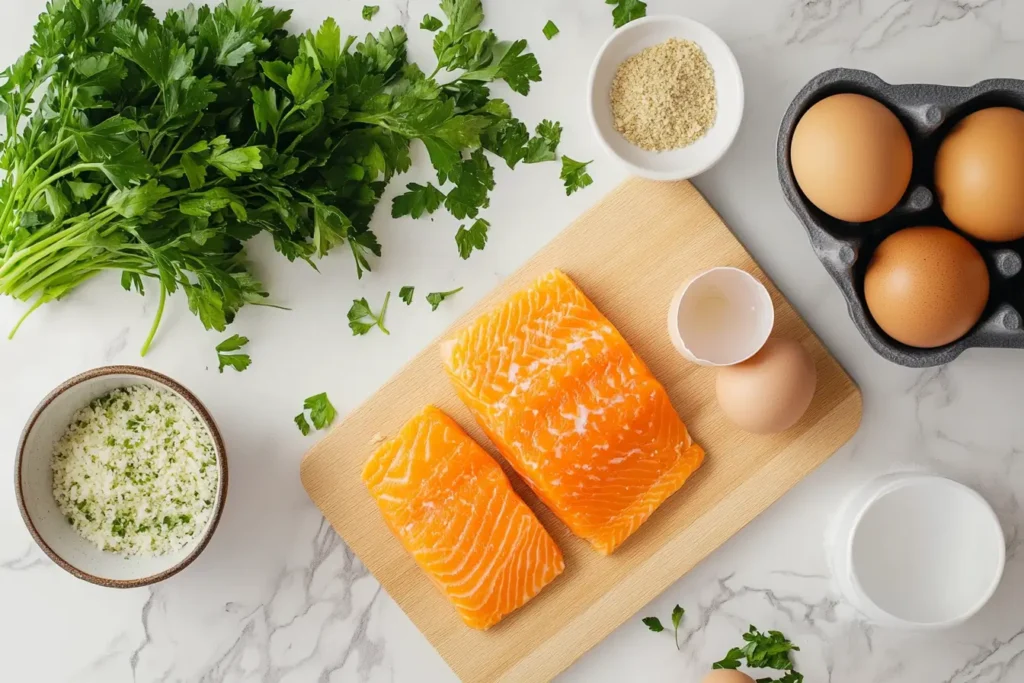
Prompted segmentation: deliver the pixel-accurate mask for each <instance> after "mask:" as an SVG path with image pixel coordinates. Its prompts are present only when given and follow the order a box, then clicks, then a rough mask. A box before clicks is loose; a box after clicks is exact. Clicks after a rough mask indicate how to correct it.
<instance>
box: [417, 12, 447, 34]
mask: <svg viewBox="0 0 1024 683" xmlns="http://www.w3.org/2000/svg"><path fill="white" fill-rule="evenodd" d="M443 25H444V24H442V23H441V20H440V19H438V18H437V17H432V16H430V15H429V14H424V15H423V21H421V22H420V28H422V29H424V30H426V31H436V30H437V29H439V28H441V27H442V26H443Z"/></svg>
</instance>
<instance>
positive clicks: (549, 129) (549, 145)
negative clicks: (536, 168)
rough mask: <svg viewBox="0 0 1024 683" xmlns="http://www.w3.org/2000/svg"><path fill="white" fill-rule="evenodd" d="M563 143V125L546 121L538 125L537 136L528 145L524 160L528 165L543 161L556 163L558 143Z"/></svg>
mask: <svg viewBox="0 0 1024 683" xmlns="http://www.w3.org/2000/svg"><path fill="white" fill-rule="evenodd" d="M561 141H562V124H561V123H559V122H558V121H548V120H547V119H544V120H543V121H541V122H540V123H539V124H537V130H536V133H535V135H534V136H533V137H532V138H530V141H529V143H527V145H526V152H525V156H524V158H523V161H525V162H526V163H528V164H536V163H538V162H541V161H554V160H555V154H556V152H557V151H558V143H559V142H561Z"/></svg>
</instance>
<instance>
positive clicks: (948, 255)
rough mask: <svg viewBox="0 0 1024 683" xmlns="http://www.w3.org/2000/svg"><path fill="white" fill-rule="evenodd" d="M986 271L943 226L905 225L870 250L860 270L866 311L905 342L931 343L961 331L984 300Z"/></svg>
mask: <svg viewBox="0 0 1024 683" xmlns="http://www.w3.org/2000/svg"><path fill="white" fill-rule="evenodd" d="M988 293H989V276H988V268H986V267H985V259H983V258H982V256H981V254H979V253H978V250H977V249H975V248H974V245H973V244H971V243H970V242H968V241H967V240H966V239H964V238H963V237H961V236H960V235H958V234H957V233H955V232H953V231H952V230H946V229H945V228H935V227H920V228H905V229H903V230H900V231H899V232H895V233H893V234H892V235H889V237H887V238H886V239H885V240H883V241H882V243H881V244H879V245H878V248H877V249H876V250H875V253H874V255H873V256H872V257H871V261H870V262H869V263H868V269H867V273H866V274H865V276H864V298H865V300H866V301H867V305H868V310H869V311H870V312H871V316H872V317H873V318H874V319H875V322H876V323H878V326H879V327H881V328H882V330H883V331H885V333H886V334H888V335H889V336H890V337H892V338H893V339H895V340H896V341H898V342H902V343H904V344H906V345H907V346H916V347H919V348H934V347H936V346H943V345H945V344H950V343H952V342H954V341H956V340H957V339H959V338H960V337H962V336H964V335H965V334H967V332H969V331H970V329H971V328H972V327H974V325H975V324H976V323H977V322H978V320H979V319H980V318H981V314H982V313H983V312H984V310H985V305H986V303H987V302H988Z"/></svg>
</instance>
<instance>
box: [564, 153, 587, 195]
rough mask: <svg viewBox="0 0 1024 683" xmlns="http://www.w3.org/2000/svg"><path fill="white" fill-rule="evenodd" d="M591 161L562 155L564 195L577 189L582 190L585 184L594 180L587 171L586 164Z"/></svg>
mask: <svg viewBox="0 0 1024 683" xmlns="http://www.w3.org/2000/svg"><path fill="white" fill-rule="evenodd" d="M590 164H591V162H589V161H576V160H575V159H570V158H569V157H567V156H565V155H564V154H563V155H562V176H561V178H562V180H563V181H564V182H565V194H566V196H568V195H571V194H572V193H573V192H576V191H577V190H582V189H583V188H584V187H586V186H587V185H590V184H591V183H593V182H594V179H593V178H591V177H590V174H589V173H587V166H589V165H590Z"/></svg>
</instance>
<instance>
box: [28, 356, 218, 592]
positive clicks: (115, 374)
mask: <svg viewBox="0 0 1024 683" xmlns="http://www.w3.org/2000/svg"><path fill="white" fill-rule="evenodd" d="M136 384H146V385H149V386H155V387H159V388H161V389H167V390H170V391H172V392H174V393H176V394H177V395H178V396H180V397H181V398H182V399H184V400H185V402H187V403H188V404H189V405H190V406H191V407H192V409H193V410H195V412H196V415H198V416H199V419H200V420H201V421H202V422H203V424H204V425H205V426H206V428H207V430H208V431H209V433H210V437H211V438H212V440H213V445H214V453H215V454H216V460H217V469H218V472H219V479H218V482H217V497H216V500H214V503H213V511H212V513H211V515H210V519H209V521H208V522H207V523H206V528H205V529H203V530H202V531H200V532H199V533H197V534H196V535H195V537H194V538H193V539H192V540H191V541H190V542H189V543H188V544H187V545H185V547H183V548H181V549H180V550H177V551H175V552H172V553H167V554H166V555H160V556H157V557H130V558H126V557H123V556H121V555H118V554H116V553H109V552H104V551H102V550H100V549H99V548H97V547H96V546H95V545H93V544H92V543H90V542H89V541H87V540H85V538H83V537H82V536H81V535H80V534H79V533H78V532H77V531H76V530H75V529H74V527H72V526H71V525H69V524H68V523H67V521H66V520H65V519H64V516H63V515H62V514H61V512H60V510H59V508H58V507H57V502H56V501H55V500H54V498H53V471H52V469H51V461H52V458H53V449H54V446H55V445H56V443H57V440H58V439H60V437H61V436H62V435H63V434H64V431H65V430H66V429H67V426H68V424H69V423H70V422H71V418H72V416H73V415H74V414H75V412H77V411H78V410H79V409H80V408H82V407H83V406H85V405H87V404H88V403H89V402H90V401H92V400H93V399H96V398H99V397H100V396H103V395H104V394H107V393H110V392H111V391H114V390H115V389H120V388H122V387H126V386H131V385H136ZM14 467H15V472H14V476H15V493H16V497H17V499H18V507H19V508H20V509H21V516H22V518H23V519H24V521H25V525H26V526H27V527H28V530H29V533H31V534H32V538H33V539H34V540H35V542H36V543H37V544H39V547H40V548H42V550H43V552H45V553H46V554H47V555H49V557H50V559H52V560H53V561H54V562H56V563H57V564H58V565H59V566H60V567H61V568H62V569H64V570H66V571H67V572H69V573H71V574H72V575H74V576H76V577H78V578H79V579H82V580H84V581H89V582H91V583H95V584H98V585H100V586H107V587H110V588H136V587H139V586H146V585H149V584H152V583H156V582H158V581H163V580H164V579H166V578H168V577H170V576H173V575H174V574H177V573H178V572H180V571H181V570H182V569H184V568H185V567H187V566H188V565H190V564H191V563H192V562H193V561H194V560H195V559H196V558H197V557H199V554H200V553H201V552H202V551H203V550H204V549H205V548H206V545H207V544H208V543H209V542H210V538H211V537H212V536H213V532H214V530H215V529H216V528H217V523H218V522H219V521H220V515H221V512H222V510H223V509H224V499H225V497H226V496H227V488H228V466H227V455H226V453H225V451H224V443H223V441H222V440H221V437H220V432H218V430H217V426H216V425H215V424H214V422H213V418H212V417H210V414H209V412H207V410H206V408H205V407H204V406H203V404H202V403H200V402H199V399H197V398H196V397H195V396H194V395H193V394H192V392H190V391H189V390H188V389H186V388H185V387H183V386H181V385H180V384H178V383H177V382H175V381H174V380H172V379H171V378H169V377H166V376H164V375H161V374H160V373H157V372H153V371H152V370H147V369H145V368H138V367H132V366H124V365H120V366H110V367H103V368H96V369H95V370H90V371H88V372H85V373H83V374H81V375H78V376H77V377H73V378H71V379H69V380H68V381H67V382H64V383H63V384H61V385H60V386H59V387H57V388H56V389H54V390H53V391H52V392H50V394H49V395H48V396H47V397H46V398H45V399H43V401H42V403H40V404H39V406H38V407H37V408H36V409H35V411H34V412H33V413H32V417H31V418H29V421H28V424H27V425H26V426H25V431H24V432H23V433H22V435H21V443H20V444H19V445H18V454H17V458H16V459H15V463H14Z"/></svg>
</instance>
